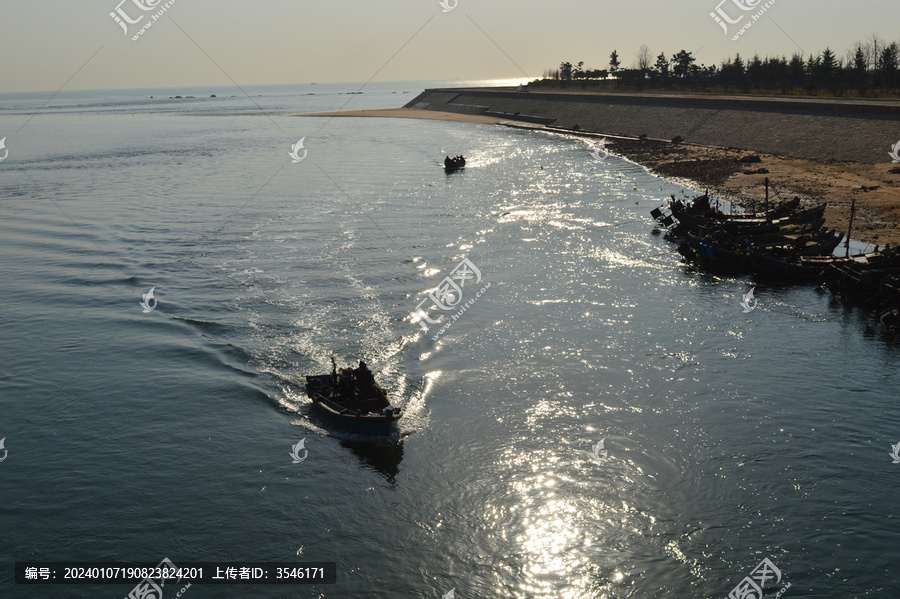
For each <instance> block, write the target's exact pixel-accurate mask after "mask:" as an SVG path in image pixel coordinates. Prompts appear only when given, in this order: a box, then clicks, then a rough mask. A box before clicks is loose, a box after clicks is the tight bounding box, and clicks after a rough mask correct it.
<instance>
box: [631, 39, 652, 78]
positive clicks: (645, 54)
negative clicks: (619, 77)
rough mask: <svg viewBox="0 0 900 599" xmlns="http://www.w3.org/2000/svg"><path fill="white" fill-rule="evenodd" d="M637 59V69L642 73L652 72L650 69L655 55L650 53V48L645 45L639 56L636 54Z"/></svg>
mask: <svg viewBox="0 0 900 599" xmlns="http://www.w3.org/2000/svg"><path fill="white" fill-rule="evenodd" d="M635 57H636V58H637V68H638V69H639V70H641V71H644V72H647V71H649V70H650V67H651V66H652V65H653V63H652V62H651V61H652V60H653V53H652V52H650V48H649V47H648V46H647V45H646V44H643V45H642V46H641V47H640V49H639V50H638V52H637V54H635Z"/></svg>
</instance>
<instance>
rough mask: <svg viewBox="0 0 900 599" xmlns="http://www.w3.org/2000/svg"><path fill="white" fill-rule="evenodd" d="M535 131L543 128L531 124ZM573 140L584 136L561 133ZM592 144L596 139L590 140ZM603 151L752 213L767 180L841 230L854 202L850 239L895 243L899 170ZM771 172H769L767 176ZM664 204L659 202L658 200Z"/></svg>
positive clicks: (647, 148)
mask: <svg viewBox="0 0 900 599" xmlns="http://www.w3.org/2000/svg"><path fill="white" fill-rule="evenodd" d="M294 116H318V117H323V116H327V117H350V116H354V117H361V116H363V117H391V118H413V119H428V120H441V121H456V122H463V123H480V124H499V123H501V122H502V123H503V124H509V122H508V121H500V120H499V119H497V118H496V117H488V116H484V115H474V114H457V113H453V112H438V111H433V110H416V109H412V108H390V109H382V110H353V111H346V112H322V113H315V114H302V115H294ZM529 127H534V128H537V129H540V128H541V127H540V126H533V125H529ZM563 132H565V133H568V134H571V135H582V134H584V133H586V132H575V131H563ZM590 135H591V137H597V134H590ZM607 147H608V149H609V150H610V151H611V152H612V153H613V154H618V155H621V156H624V157H625V158H628V159H630V160H633V161H634V162H637V163H639V164H642V165H644V166H646V167H647V168H649V169H650V170H651V171H652V172H654V173H655V174H658V175H659V176H661V177H664V178H669V179H672V178H675V179H685V180H689V181H690V182H693V184H694V185H695V186H696V187H697V188H698V189H709V191H710V193H712V194H713V195H715V196H719V197H721V198H723V199H727V200H730V201H733V202H734V203H735V204H738V205H741V206H744V207H746V208H750V209H756V208H757V207H759V206H761V205H762V203H763V201H764V198H765V184H764V181H765V179H766V178H767V177H768V179H769V181H770V198H771V200H772V201H778V200H779V199H790V198H793V197H794V196H800V197H801V198H802V199H803V201H804V204H807V205H814V204H819V203H822V202H828V209H827V211H826V212H825V218H826V226H827V227H829V228H834V229H837V230H841V231H846V230H847V226H848V223H849V220H850V206H851V203H852V201H853V200H854V199H855V200H856V219H855V220H854V224H853V238H854V239H856V240H859V241H863V242H866V243H869V244H873V245H875V244H879V245H882V246H883V245H884V244H886V243H890V244H891V245H898V244H900V165H896V164H891V163H890V159H889V157H888V156H887V152H886V151H885V163H883V164H874V165H871V164H861V163H855V162H822V161H816V160H808V159H799V158H787V157H783V156H775V155H771V154H757V153H754V152H747V151H742V150H734V149H726V148H714V147H709V146H698V145H690V144H673V143H671V142H668V141H659V140H637V139H623V138H612V137H610V138H607ZM747 156H758V157H759V160H760V161H759V162H753V163H742V162H740V159H741V158H745V157H747ZM765 171H768V172H765ZM661 199H663V198H661Z"/></svg>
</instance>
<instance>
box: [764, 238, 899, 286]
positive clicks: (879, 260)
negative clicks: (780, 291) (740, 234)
mask: <svg viewBox="0 0 900 599" xmlns="http://www.w3.org/2000/svg"><path fill="white" fill-rule="evenodd" d="M749 252H750V261H751V262H752V263H753V266H754V268H755V269H756V270H757V271H758V272H761V273H763V274H766V275H770V276H774V277H779V278H783V279H789V280H798V281H810V280H819V281H828V280H829V279H834V278H836V277H837V276H838V275H839V274H840V271H839V270H837V269H835V268H833V267H836V266H847V267H849V268H851V269H854V270H855V271H856V272H862V271H863V270H866V269H872V268H875V267H878V268H890V267H895V266H900V252H893V251H883V252H880V251H875V252H869V253H867V254H856V255H852V256H837V255H835V254H828V255H819V256H795V257H790V258H789V257H783V256H774V255H771V254H766V253H763V252H760V251H759V249H758V248H756V247H754V245H753V244H752V243H751V244H750V246H749Z"/></svg>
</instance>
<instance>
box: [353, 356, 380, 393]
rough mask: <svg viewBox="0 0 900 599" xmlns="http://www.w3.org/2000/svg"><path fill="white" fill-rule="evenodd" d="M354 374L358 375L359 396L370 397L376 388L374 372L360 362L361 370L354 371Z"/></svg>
mask: <svg viewBox="0 0 900 599" xmlns="http://www.w3.org/2000/svg"><path fill="white" fill-rule="evenodd" d="M353 374H354V375H356V386H357V389H358V390H359V394H360V395H361V396H365V395H368V394H369V391H371V390H372V388H373V387H374V386H375V375H373V374H372V371H371V370H369V367H368V366H366V363H365V362H363V361H362V360H360V361H359V368H357V369H356V370H354V371H353Z"/></svg>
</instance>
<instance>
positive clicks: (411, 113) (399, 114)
mask: <svg viewBox="0 0 900 599" xmlns="http://www.w3.org/2000/svg"><path fill="white" fill-rule="evenodd" d="M291 116H331V117H334V116H341V117H345V116H374V117H382V118H394V119H424V120H428V121H456V122H458V123H478V124H482V125H493V124H496V123H497V122H498V121H499V119H497V118H496V117H489V116H484V115H480V114H457V113H455V112H440V111H438V110H417V109H415V108H378V109H374V110H345V111H343V112H313V113H309V114H292V115H291Z"/></svg>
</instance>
